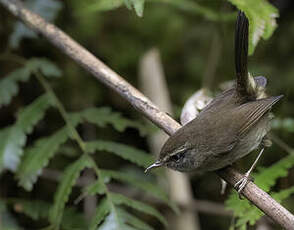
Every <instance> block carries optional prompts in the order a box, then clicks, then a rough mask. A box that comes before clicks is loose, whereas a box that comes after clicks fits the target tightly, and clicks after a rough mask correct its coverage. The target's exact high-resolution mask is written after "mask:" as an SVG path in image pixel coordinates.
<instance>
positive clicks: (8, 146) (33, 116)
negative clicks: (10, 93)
mask: <svg viewBox="0 0 294 230" xmlns="http://www.w3.org/2000/svg"><path fill="white" fill-rule="evenodd" d="M50 105H51V100H50V97H49V95H47V94H46V95H43V96H40V97H39V98H37V99H36V100H35V101H34V102H32V103H31V104H30V105H28V106H26V107H25V108H24V109H23V110H22V111H21V112H20V113H19V115H18V119H17V121H16V123H15V124H14V125H12V126H10V127H7V128H5V129H2V130H0V171H2V170H3V169H10V170H12V171H15V170H16V169H17V167H18V165H19V162H20V157H21V156H22V154H23V147H24V145H25V143H26V139H27V138H26V135H27V134H29V133H31V132H32V129H33V127H34V126H35V125H36V124H37V123H38V121H40V120H41V119H42V118H43V116H44V115H45V111H46V109H47V108H49V106H50Z"/></svg>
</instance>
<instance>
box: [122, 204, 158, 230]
mask: <svg viewBox="0 0 294 230" xmlns="http://www.w3.org/2000/svg"><path fill="white" fill-rule="evenodd" d="M116 210H117V212H118V215H119V216H120V218H122V219H123V221H124V222H125V223H127V224H129V225H132V226H134V227H135V228H136V229H142V230H153V228H152V227H151V226H150V225H148V224H146V223H145V222H144V221H142V220H140V219H139V218H137V217H136V216H134V215H132V214H130V213H128V212H126V211H125V210H124V209H122V208H116Z"/></svg>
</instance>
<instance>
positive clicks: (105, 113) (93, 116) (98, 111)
mask: <svg viewBox="0 0 294 230" xmlns="http://www.w3.org/2000/svg"><path fill="white" fill-rule="evenodd" d="M77 115H78V116H80V117H81V119H83V120H85V121H88V122H91V123H94V124H96V125H97V126H99V127H102V128H104V127H105V126H106V125H107V124H111V125H112V126H113V127H114V128H115V129H116V130H117V131H118V132H123V131H125V130H126V128H135V129H138V130H139V131H140V135H141V136H146V135H147V133H149V130H148V129H147V128H146V125H144V124H142V123H140V122H138V121H133V120H130V119H126V118H124V117H123V116H122V115H121V114H120V113H117V112H114V111H111V109H110V108H108V107H101V108H89V109H85V110H84V111H82V112H79V113H78V114H77Z"/></svg>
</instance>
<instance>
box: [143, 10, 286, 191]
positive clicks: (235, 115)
mask: <svg viewBox="0 0 294 230" xmlns="http://www.w3.org/2000/svg"><path fill="white" fill-rule="evenodd" d="M248 26H249V24H248V19H247V18H246V16H245V14H244V13H242V12H239V14H238V18H237V23H236V34H235V70H236V77H237V80H236V84H235V86H234V87H233V88H231V89H229V90H227V91H225V92H223V93H221V94H219V95H218V96H217V97H216V98H214V99H213V100H212V101H211V102H210V103H209V104H208V105H207V106H206V107H205V108H204V109H203V110H202V111H201V112H200V113H199V114H198V116H197V117H196V118H195V119H194V120H192V121H191V122H189V123H188V124H186V125H185V126H183V127H182V128H180V129H179V130H178V131H177V132H176V133H174V134H173V135H172V136H171V137H170V138H169V139H168V140H167V141H166V143H165V144H164V146H163V147H162V149H161V152H160V155H159V159H158V160H157V161H156V162H155V163H154V164H153V165H151V166H150V167H148V168H147V170H148V169H150V168H153V167H158V166H167V167H169V168H171V169H174V170H178V171H199V172H206V171H214V170H217V169H221V168H223V167H225V166H227V165H230V164H232V163H233V162H235V161H236V160H238V159H239V158H241V157H244V156H245V155H247V154H248V153H250V152H251V151H253V150H254V149H256V148H258V147H259V146H260V145H262V144H263V143H266V141H265V140H266V135H267V133H268V132H269V130H270V121H271V119H272V115H271V114H270V110H271V108H272V106H273V105H274V104H275V103H276V102H278V101H279V100H280V98H281V97H282V96H276V97H268V98H266V96H265V94H264V91H265V86H266V83H267V80H266V78H265V77H255V78H253V77H251V75H250V74H248V70H247V56H248ZM261 153H262V151H261ZM261 153H260V154H259V156H258V158H259V157H260V155H261ZM255 164H256V162H255V163H254V165H255ZM252 168H253V167H252ZM251 170H252V169H250V171H248V175H249V174H250V172H251ZM248 175H247V174H246V176H245V177H246V178H245V179H244V180H240V182H241V183H240V184H241V185H240V189H239V192H240V191H241V190H242V189H243V187H244V186H245V185H246V183H247V180H248V179H247V178H248ZM238 185H239V183H238Z"/></svg>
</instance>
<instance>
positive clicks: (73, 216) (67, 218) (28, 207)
mask: <svg viewBox="0 0 294 230" xmlns="http://www.w3.org/2000/svg"><path fill="white" fill-rule="evenodd" d="M8 203H9V204H13V207H14V211H15V212H17V213H22V214H25V215H26V216H28V217H30V218H32V219H33V220H40V219H47V218H48V214H49V210H50V206H51V204H50V203H48V202H45V201H41V200H22V199H9V200H8ZM61 226H62V228H63V229H65V230H72V229H76V230H77V229H81V230H82V229H87V224H86V220H85V219H84V217H83V215H82V214H80V213H78V212H77V211H76V210H75V209H74V208H71V207H70V208H66V209H65V210H64V216H63V219H62V224H61Z"/></svg>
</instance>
